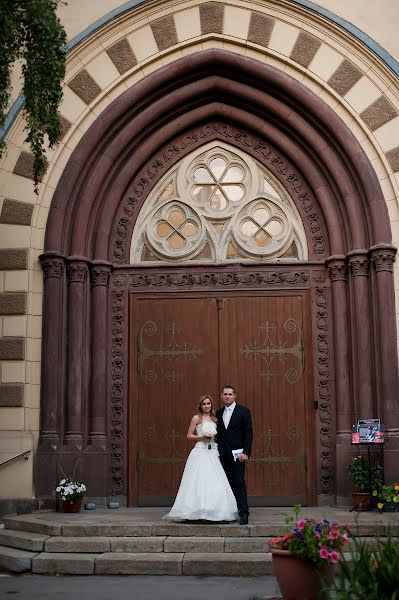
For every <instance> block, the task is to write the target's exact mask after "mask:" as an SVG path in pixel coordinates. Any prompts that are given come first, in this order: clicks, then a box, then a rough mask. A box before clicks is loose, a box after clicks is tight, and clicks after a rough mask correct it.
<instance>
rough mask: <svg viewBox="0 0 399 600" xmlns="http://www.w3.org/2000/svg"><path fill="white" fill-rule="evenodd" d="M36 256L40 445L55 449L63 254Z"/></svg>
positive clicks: (60, 371) (59, 396)
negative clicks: (40, 280)
mask: <svg viewBox="0 0 399 600" xmlns="http://www.w3.org/2000/svg"><path fill="white" fill-rule="evenodd" d="M39 259H40V261H41V263H42V268H43V271H44V293H43V348H42V372H41V410H40V438H39V446H40V447H41V448H42V449H46V450H53V451H55V450H58V449H59V446H60V439H59V436H60V431H59V424H60V421H59V419H58V415H59V414H62V412H63V411H62V390H63V382H64V377H63V360H62V358H63V352H62V344H63V340H64V328H63V322H64V306H63V290H64V285H65V278H64V273H65V265H64V257H63V256H62V255H61V254H60V253H58V252H45V253H44V254H42V255H41V256H39Z"/></svg>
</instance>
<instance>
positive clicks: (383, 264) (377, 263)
mask: <svg viewBox="0 0 399 600" xmlns="http://www.w3.org/2000/svg"><path fill="white" fill-rule="evenodd" d="M370 254H371V262H372V263H373V265H374V268H375V270H376V272H377V273H378V272H379V271H389V272H390V273H392V272H393V263H394V262H395V254H396V248H395V246H391V245H390V244H378V245H377V246H372V247H371V248H370Z"/></svg>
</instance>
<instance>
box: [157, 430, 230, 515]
mask: <svg viewBox="0 0 399 600" xmlns="http://www.w3.org/2000/svg"><path fill="white" fill-rule="evenodd" d="M207 425H208V423H205V424H204V426H205V427H206V426H207ZM215 431H216V430H215ZM196 434H197V435H204V432H203V424H202V423H200V424H199V425H197V427H196ZM209 445H210V446H211V448H210V449H209V447H208V446H209ZM162 518H163V519H165V520H167V521H186V520H188V521H196V520H200V519H201V520H202V519H204V520H207V521H235V520H236V519H237V518H238V514H237V503H236V500H235V497H234V494H233V492H232V491H231V487H230V484H229V482H228V480H227V477H226V474H225V472H224V470H223V467H222V465H221V464H220V460H219V452H218V447H217V444H216V443H215V442H210V444H208V442H197V443H196V444H195V446H194V448H193V449H192V450H191V452H190V454H189V456H188V459H187V462H186V466H185V467H184V472H183V476H182V479H181V482H180V487H179V491H178V492H177V496H176V500H175V503H174V504H173V507H172V509H171V511H170V512H169V513H168V514H167V515H165V516H164V517H162Z"/></svg>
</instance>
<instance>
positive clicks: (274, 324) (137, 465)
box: [129, 294, 312, 506]
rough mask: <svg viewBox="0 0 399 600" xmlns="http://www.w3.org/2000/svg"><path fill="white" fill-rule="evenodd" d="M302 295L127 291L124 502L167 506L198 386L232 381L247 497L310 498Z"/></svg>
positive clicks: (263, 500)
mask: <svg viewBox="0 0 399 600" xmlns="http://www.w3.org/2000/svg"><path fill="white" fill-rule="evenodd" d="M306 300H307V299H306V295H304V294H297V295H292V294H290V295H288V294H287V295H281V296H266V295H261V294H259V295H251V296H248V295H244V294H243V295H234V296H228V295H227V294H226V295H224V296H223V297H218V296H216V295H215V296H203V295H197V296H191V297H189V296H187V297H183V296H180V295H179V296H177V295H173V296H168V297H149V296H148V297H134V296H133V295H132V299H131V310H130V324H131V325H130V326H131V336H130V340H131V348H130V356H131V363H130V365H131V367H130V397H131V410H130V442H131V443H130V456H131V464H130V485H129V503H130V504H131V505H135V504H138V505H141V506H146V505H169V504H171V503H172V502H173V499H174V497H175V495H176V492H177V489H178V485H179V482H180V478H181V475H182V472H183V468H184V464H185V461H186V458H187V455H188V453H189V451H190V449H191V447H192V444H191V443H189V442H188V441H187V440H186V431H187V428H188V425H189V422H190V419H191V417H192V416H193V415H194V414H195V409H196V406H197V404H198V400H199V398H200V396H201V395H202V394H210V395H211V396H212V397H213V398H214V400H215V401H216V403H217V406H219V405H220V401H219V397H220V388H221V386H222V385H224V384H231V385H234V386H235V387H236V389H237V394H238V402H242V403H243V404H245V405H247V406H248V407H249V408H250V409H251V411H252V417H253V425H254V445H253V454H252V460H251V461H250V463H248V469H247V480H248V493H249V496H250V502H251V504H252V505H261V506H262V505H264V506H267V505H271V506H273V505H274V506H278V505H291V504H292V503H293V502H301V503H302V504H307V503H310V502H311V501H312V498H311V493H310V491H309V490H310V488H311V487H312V484H311V476H312V474H311V472H309V467H311V463H312V460H311V457H312V444H311V435H310V434H311V423H310V416H311V415H310V410H308V408H309V406H310V398H309V390H310V389H311V377H312V374H311V369H310V361H309V360H305V359H307V358H308V357H310V355H311V353H310V352H311V351H310V348H311V344H310V340H309V336H308V331H310V328H309V327H308V323H307V312H308V311H307V302H306Z"/></svg>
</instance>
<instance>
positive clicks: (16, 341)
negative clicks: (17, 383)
mask: <svg viewBox="0 0 399 600" xmlns="http://www.w3.org/2000/svg"><path fill="white" fill-rule="evenodd" d="M0 360H25V340H24V339H23V338H0Z"/></svg>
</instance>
